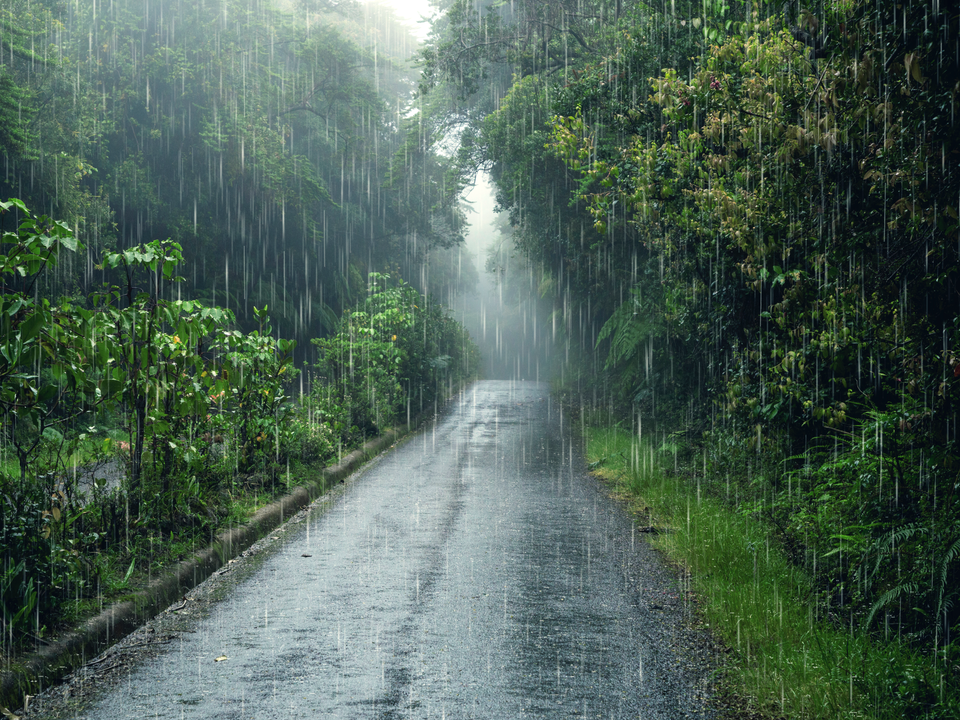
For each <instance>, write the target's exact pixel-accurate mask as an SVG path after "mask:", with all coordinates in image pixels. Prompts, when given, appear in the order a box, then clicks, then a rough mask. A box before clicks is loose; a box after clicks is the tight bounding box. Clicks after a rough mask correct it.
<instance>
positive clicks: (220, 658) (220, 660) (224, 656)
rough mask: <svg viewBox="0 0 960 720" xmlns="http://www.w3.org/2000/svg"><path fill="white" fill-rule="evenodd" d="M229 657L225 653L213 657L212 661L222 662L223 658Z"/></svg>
mask: <svg viewBox="0 0 960 720" xmlns="http://www.w3.org/2000/svg"><path fill="white" fill-rule="evenodd" d="M229 659H230V658H228V657H227V656H226V655H221V656H220V657H215V658H214V659H213V661H214V662H223V661H224V660H229Z"/></svg>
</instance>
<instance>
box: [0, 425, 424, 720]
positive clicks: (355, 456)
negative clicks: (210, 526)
mask: <svg viewBox="0 0 960 720" xmlns="http://www.w3.org/2000/svg"><path fill="white" fill-rule="evenodd" d="M416 427H417V425H411V426H408V429H405V430H404V431H403V432H401V431H398V430H388V431H387V432H385V433H384V434H383V435H381V436H380V437H378V438H375V439H373V440H370V441H368V442H367V443H366V444H364V446H363V447H362V448H360V449H358V450H354V451H353V452H351V453H350V454H349V455H347V456H345V457H344V458H342V459H341V461H340V462H339V463H337V464H336V465H333V466H330V467H327V468H324V469H323V470H322V471H321V472H320V473H319V477H316V478H315V479H313V480H310V481H308V482H307V483H305V484H304V485H300V486H298V487H296V488H294V489H293V490H292V491H291V492H290V493H289V494H288V495H286V496H284V497H282V498H280V499H279V500H276V501H275V502H273V503H271V504H269V505H267V506H265V507H263V508H261V509H260V510H258V511H257V513H256V514H255V515H254V516H253V517H252V518H251V519H250V521H249V522H247V523H246V524H245V525H242V526H240V527H236V528H233V529H231V530H226V531H224V532H222V533H220V534H219V535H218V536H217V537H216V539H215V540H214V541H213V542H212V543H211V544H210V545H209V546H208V547H206V548H205V549H204V550H201V551H200V552H198V553H197V554H196V555H195V556H194V557H192V558H190V559H188V560H183V561H182V562H180V563H179V564H178V565H177V566H176V567H174V568H173V569H172V570H170V571H169V572H167V573H166V574H165V575H163V576H162V577H159V578H157V579H156V580H154V581H153V582H151V583H150V584H149V585H148V586H147V587H146V588H144V589H143V590H141V591H139V592H138V593H136V595H134V597H133V598H132V599H130V600H127V601H125V602H121V603H118V604H116V605H112V606H111V607H109V608H106V609H105V610H103V612H101V613H100V614H99V615H97V616H96V617H94V618H91V619H90V620H88V621H87V622H85V623H84V624H83V625H82V626H81V627H80V628H78V629H77V630H74V631H72V632H70V633H68V634H67V635H65V636H64V637H62V638H60V639H59V640H58V641H57V642H55V643H53V644H51V645H48V646H47V647H45V648H43V649H42V650H40V651H39V652H36V653H33V654H31V655H28V656H26V657H24V658H23V659H22V660H20V661H19V662H13V663H11V666H10V667H8V668H7V669H6V670H4V671H3V672H2V675H0V707H4V708H11V707H13V708H17V707H21V706H22V705H23V698H24V696H25V695H34V694H38V693H39V692H41V691H42V690H43V689H44V688H46V687H49V686H50V685H52V684H53V683H55V682H57V681H58V680H60V679H61V678H62V677H64V676H65V675H66V674H67V673H69V672H70V671H71V670H74V669H75V668H78V667H80V666H81V665H83V664H84V663H85V662H87V661H88V660H89V659H90V658H94V657H96V656H97V655H99V654H100V653H101V652H103V651H104V650H106V649H107V648H108V647H110V646H111V645H112V644H114V643H115V642H117V641H118V640H120V639H121V638H123V637H124V636H125V635H128V634H129V633H131V632H132V631H133V630H135V629H136V628H138V627H139V626H140V625H142V624H143V623H144V622H146V621H147V620H149V619H150V618H151V617H153V616H154V615H156V614H157V613H159V612H160V611H161V610H163V609H164V608H166V607H168V606H169V605H171V604H172V603H173V602H174V601H175V600H177V599H178V598H179V597H181V596H182V595H183V594H184V593H186V592H188V591H189V590H192V589H193V588H194V587H196V586H197V585H199V584H200V583H202V582H203V581H204V580H206V579H207V578H208V577H210V575H212V574H213V573H214V572H215V571H217V570H218V569H219V568H221V567H223V566H224V565H225V564H226V563H227V562H228V561H229V560H231V559H233V558H234V557H236V556H237V555H239V554H240V553H241V552H243V551H244V550H245V549H246V548H248V547H250V546H251V545H252V544H253V543H255V542H256V541H257V540H259V539H260V538H262V537H263V536H264V535H266V534H267V533H268V532H270V531H271V530H273V529H274V528H275V527H277V526H278V525H280V524H282V523H283V522H284V520H286V519H288V518H289V517H290V516H291V515H294V514H295V513H296V512H297V511H298V510H299V509H300V508H302V507H304V506H306V505H308V504H309V503H311V502H313V500H315V499H316V498H317V497H319V496H320V495H322V494H323V493H324V492H325V491H326V490H327V489H328V488H329V487H330V486H331V485H333V484H336V483H338V482H340V481H341V480H343V479H344V478H346V477H347V476H348V475H350V474H351V473H352V472H353V471H354V470H356V469H357V468H358V467H359V466H360V465H362V464H363V463H364V462H366V461H367V460H369V459H371V458H373V457H375V456H376V455H379V454H380V453H381V452H383V450H385V449H386V448H388V447H390V446H391V445H393V444H394V443H395V442H396V441H397V440H399V439H400V438H401V437H403V436H404V435H407V434H408V433H410V432H413V430H414V429H415V428H416Z"/></svg>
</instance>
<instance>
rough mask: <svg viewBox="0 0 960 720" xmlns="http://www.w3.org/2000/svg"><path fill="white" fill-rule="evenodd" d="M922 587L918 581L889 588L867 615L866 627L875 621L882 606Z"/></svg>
mask: <svg viewBox="0 0 960 720" xmlns="http://www.w3.org/2000/svg"><path fill="white" fill-rule="evenodd" d="M919 589H920V585H919V584H918V583H900V584H899V585H897V586H896V587H894V588H893V589H891V590H887V592H885V593H884V594H883V595H881V596H880V599H879V600H877V601H876V602H875V603H874V604H873V607H871V608H870V614H869V615H867V621H866V622H865V623H864V625H863V626H864V627H865V628H869V627H870V624H871V623H872V622H873V618H874V616H875V615H876V614H877V611H878V610H880V608H883V607H886V606H887V605H889V604H890V603H891V602H893V601H894V600H897V599H898V598H900V597H901V596H903V595H913V594H915V593H916V592H917V591H918V590H919Z"/></svg>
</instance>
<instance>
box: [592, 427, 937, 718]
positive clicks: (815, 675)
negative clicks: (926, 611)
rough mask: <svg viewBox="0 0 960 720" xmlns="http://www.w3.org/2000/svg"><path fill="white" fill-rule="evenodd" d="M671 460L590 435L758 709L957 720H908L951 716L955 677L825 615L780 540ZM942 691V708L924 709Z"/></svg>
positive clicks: (600, 463) (640, 446)
mask: <svg viewBox="0 0 960 720" xmlns="http://www.w3.org/2000/svg"><path fill="white" fill-rule="evenodd" d="M670 450H671V452H670V453H669V456H668V455H667V454H666V453H665V452H663V448H662V447H661V448H655V447H653V446H652V445H651V444H650V443H648V442H646V441H644V442H642V443H640V442H638V441H637V438H636V437H635V436H633V435H632V434H631V433H629V432H626V431H624V430H621V429H610V428H604V429H597V428H593V429H588V430H587V455H588V460H589V462H590V463H591V465H592V466H593V467H594V472H595V474H597V475H599V476H600V477H602V478H603V479H604V480H605V481H606V482H608V483H609V484H610V485H611V486H612V487H613V488H614V490H615V492H616V494H617V495H619V496H620V497H622V498H624V499H626V500H627V501H628V503H629V504H630V507H631V509H632V510H633V511H634V512H636V513H638V515H640V522H642V523H643V524H647V523H650V524H652V525H654V526H655V527H658V528H659V529H660V530H662V532H660V533H657V534H651V538H652V540H651V542H652V543H653V544H654V545H655V546H657V547H658V548H660V549H661V550H663V551H664V552H665V553H666V555H667V556H668V557H669V558H670V559H671V560H673V561H674V562H676V563H678V564H680V565H682V566H683V567H685V568H686V569H687V570H688V571H689V573H690V576H691V580H690V582H691V589H692V590H693V591H694V592H695V593H696V595H697V596H698V597H699V598H700V601H701V605H702V608H703V613H704V619H705V621H706V622H707V623H708V624H709V626H710V628H711V630H712V631H713V632H714V634H715V636H717V637H718V638H719V639H720V640H721V641H722V642H723V643H724V644H725V645H726V646H727V647H728V648H730V650H731V651H732V652H730V653H729V654H728V655H727V656H726V657H727V658H728V660H727V663H726V667H725V668H723V672H724V675H725V678H726V681H727V682H728V683H729V684H730V685H732V686H733V688H734V689H735V690H736V691H737V692H739V693H741V694H743V695H745V696H747V697H750V698H753V703H752V704H753V705H754V708H753V709H754V710H758V711H760V712H762V713H763V714H765V715H770V716H775V715H777V714H778V713H782V714H784V715H786V716H787V717H789V718H804V719H806V718H823V719H824V720H827V719H829V720H836V719H838V718H868V717H869V718H873V717H876V718H886V717H891V718H892V717H931V718H932V717H944V718H945V717H951V716H952V715H951V714H950V710H949V709H946V708H945V707H944V708H943V709H934V710H933V711H930V710H927V711H926V712H924V713H923V714H916V715H914V714H912V713H913V711H910V714H904V712H905V710H904V709H905V708H917V709H918V711H919V709H920V708H930V707H931V706H932V705H938V706H944V705H949V703H945V702H944V698H943V692H944V690H943V685H944V680H946V682H947V683H949V682H950V678H949V676H947V677H946V679H945V678H944V677H943V675H941V674H940V673H938V672H937V670H936V667H935V665H934V664H933V663H931V662H929V661H928V660H927V659H926V658H919V657H916V656H915V655H913V654H911V653H909V652H907V651H906V650H905V649H904V648H902V647H900V646H898V645H895V644H892V643H891V644H877V643H874V642H872V641H871V640H870V639H869V638H866V637H865V636H863V634H861V633H859V632H858V631H856V630H852V629H851V628H850V627H849V626H847V625H846V624H845V623H844V622H843V621H842V620H840V619H839V618H832V617H829V616H827V615H826V614H825V613H824V611H823V610H822V609H818V608H817V607H816V606H815V604H814V603H813V601H812V598H814V597H815V595H814V593H813V592H812V590H813V588H812V586H811V581H810V579H809V577H807V575H806V574H805V573H804V572H803V571H802V570H801V569H800V568H797V567H796V566H794V565H792V564H791V563H790V562H789V561H788V560H787V559H786V557H785V556H784V555H783V553H782V552H781V551H780V549H779V547H778V546H777V543H776V540H775V536H774V535H773V533H772V532H771V531H770V529H769V528H767V527H765V526H764V525H763V524H762V523H760V522H759V521H757V520H755V519H753V518H751V517H749V516H747V515H744V514H741V513H738V512H737V511H736V509H735V508H733V507H730V506H728V505H726V504H724V503H723V502H721V501H720V500H718V499H715V498H713V497H711V496H709V494H708V493H707V492H706V491H705V489H704V488H702V487H701V485H700V483H698V482H697V481H696V479H691V478H687V477H683V476H682V475H681V474H678V473H674V472H672V469H673V466H674V455H673V452H672V450H673V449H672V448H671V449H670ZM664 465H667V466H668V467H669V469H670V470H669V471H668V470H665V468H664ZM918 678H919V680H918ZM936 687H939V688H940V691H939V692H940V696H941V697H940V698H939V699H938V698H936V697H933V698H929V697H928V698H927V699H923V698H920V697H913V696H918V695H922V694H924V693H926V694H927V695H929V694H930V689H931V688H936ZM905 695H907V696H909V697H904V696H905ZM911 703H912V704H911Z"/></svg>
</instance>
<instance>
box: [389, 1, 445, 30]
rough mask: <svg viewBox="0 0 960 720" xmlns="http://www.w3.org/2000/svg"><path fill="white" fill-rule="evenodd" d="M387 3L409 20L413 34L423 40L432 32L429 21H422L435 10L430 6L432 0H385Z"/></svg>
mask: <svg viewBox="0 0 960 720" xmlns="http://www.w3.org/2000/svg"><path fill="white" fill-rule="evenodd" d="M384 4H385V5H389V6H390V7H392V8H393V9H394V10H396V11H397V15H399V16H400V17H402V18H403V19H404V20H406V21H407V24H408V25H409V26H410V28H411V29H412V30H413V34H414V35H415V36H416V37H418V38H420V39H421V40H422V39H424V38H426V37H427V34H428V33H429V32H430V29H429V25H428V24H427V23H420V22H418V20H419V19H420V18H421V17H424V16H426V17H430V15H431V14H432V12H433V10H432V8H431V7H430V0H384Z"/></svg>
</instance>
